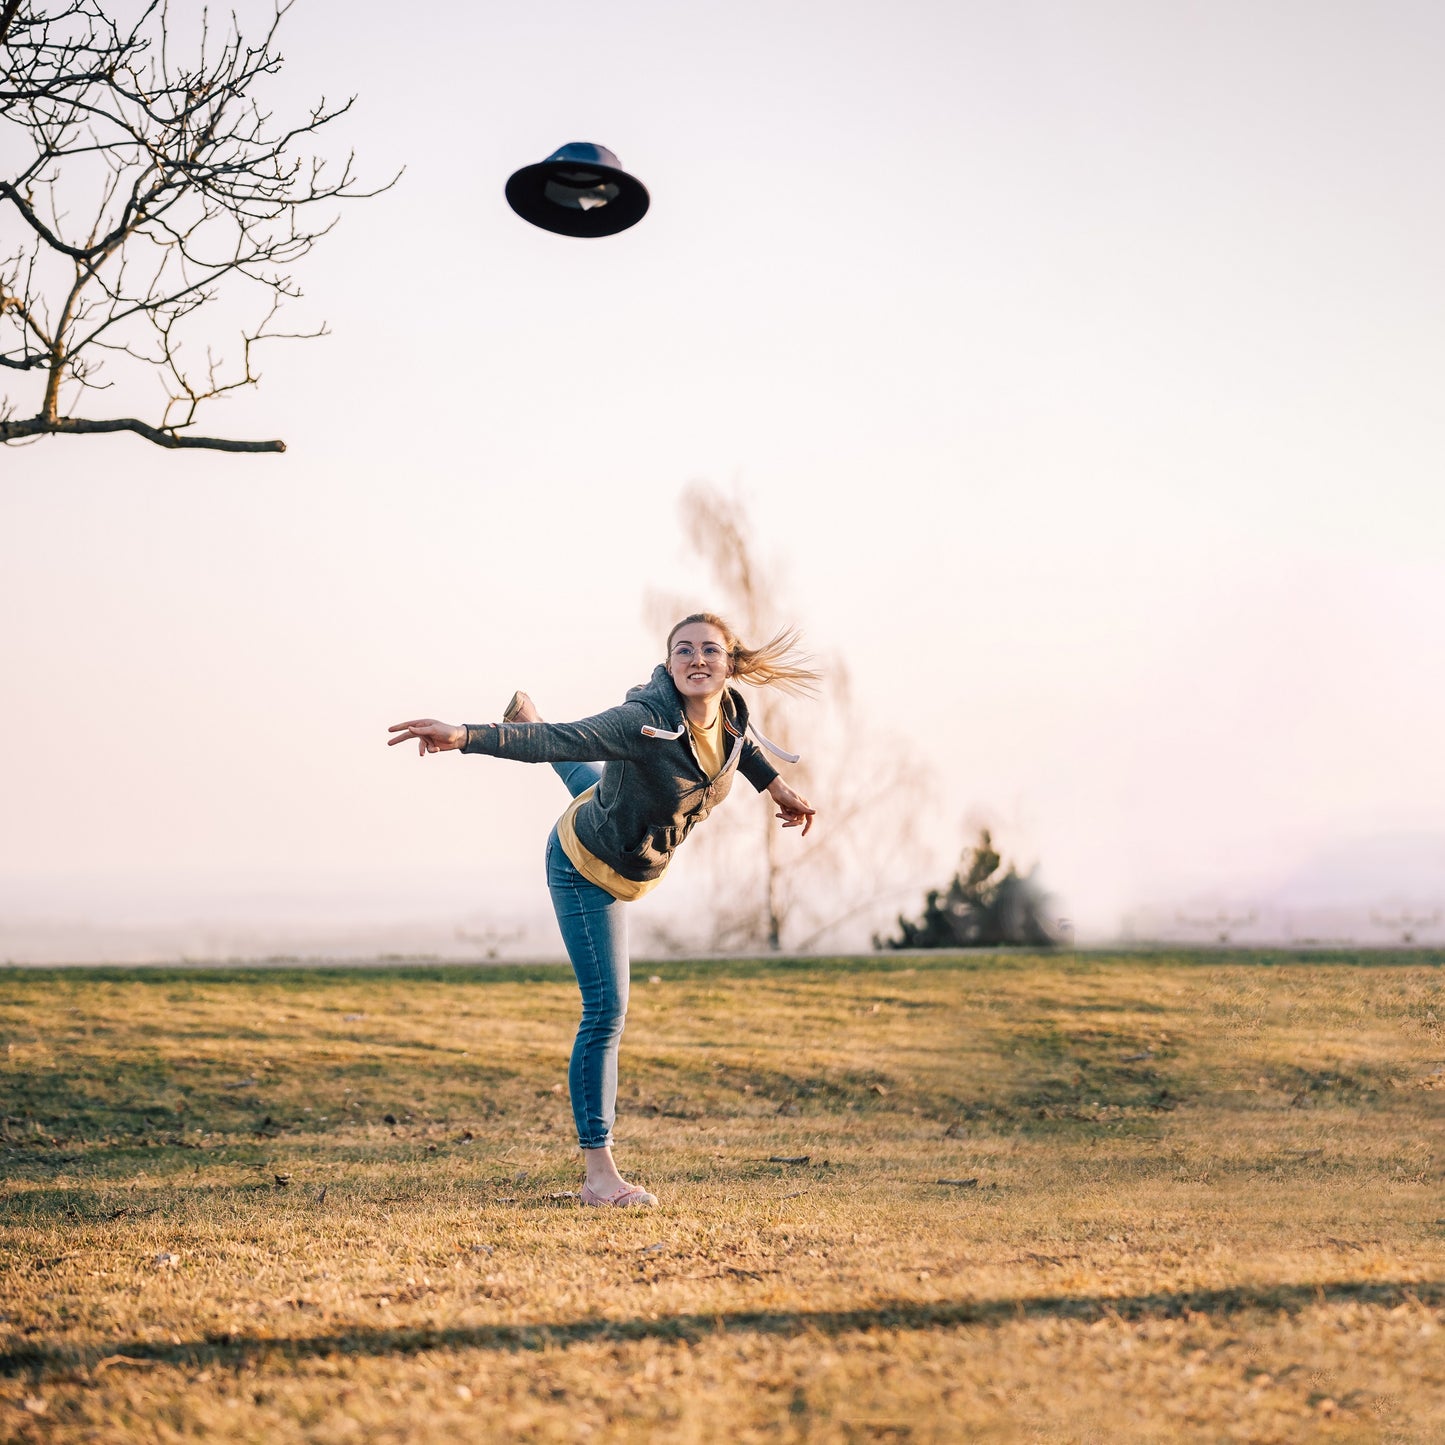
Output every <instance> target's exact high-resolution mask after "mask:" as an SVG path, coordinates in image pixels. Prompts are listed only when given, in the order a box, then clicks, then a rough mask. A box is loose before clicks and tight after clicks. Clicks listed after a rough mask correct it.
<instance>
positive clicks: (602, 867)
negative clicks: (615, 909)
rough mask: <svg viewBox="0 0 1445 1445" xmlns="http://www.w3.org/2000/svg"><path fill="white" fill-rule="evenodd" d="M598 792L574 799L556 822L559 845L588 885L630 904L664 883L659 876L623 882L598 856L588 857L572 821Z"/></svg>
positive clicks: (590, 791)
mask: <svg viewBox="0 0 1445 1445" xmlns="http://www.w3.org/2000/svg"><path fill="white" fill-rule="evenodd" d="M596 791H597V789H596V787H595V786H594V787H591V788H588V789H587V791H586V792H585V793H578V794H577V796H576V797H575V798H573V799H572V802H571V805H570V806H569V807H568V809H567V811H566V812H565V813H563V814H562V816H561V817H560V818H558V819H557V841H558V842H559V843H560V844H561V845H562V851H563V852H564V853H565V854H566V855H567V857H568V858H569V859H570V860H571V863H572V866H573V867H574V868H575V869H576V870H577V871H578V872H579V873H580V874H581V875H582V876H583V877H584V878H585V879H586V880H587V881H588V882H589V883H595V884H596V885H597V886H598V887H599V888H600V889H602V891H603V892H604V893H610V894H611V895H612V896H613V897H614V898H616V899H618V900H619V901H620V902H622V903H631V902H633V901H634V900H635V899H638V898H641V897H642V895H643V894H644V893H650V892H651V891H652V890H653V889H654V888H656V887H657V885H658V884H659V883H661V882H662V879H663V875H662V874H661V873H659V874H658V875H657V877H656V878H646V879H644V880H643V881H642V882H641V883H639V882H638V881H637V880H636V879H635V878H624V877H623V876H622V874H620V873H619V872H618V871H617V870H616V869H615V868H609V867H608V866H607V864H605V863H604V862H603V861H602V860H601V859H600V858H599V857H597V855H596V854H595V853H589V852H588V851H587V849H586V848H584V847H583V846H582V840H581V839H580V838H578V836H577V827H576V824H575V823H574V822H573V819H574V818H576V816H577V809H578V808H580V807H581V806H582V804H583V803H585V802H586V801H587V799H588V798H590V797H591V796H592V794H593V793H595V792H596Z"/></svg>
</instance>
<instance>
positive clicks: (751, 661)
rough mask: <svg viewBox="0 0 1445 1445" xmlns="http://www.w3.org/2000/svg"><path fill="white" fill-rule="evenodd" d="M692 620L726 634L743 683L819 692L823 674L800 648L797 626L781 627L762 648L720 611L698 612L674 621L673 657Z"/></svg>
mask: <svg viewBox="0 0 1445 1445" xmlns="http://www.w3.org/2000/svg"><path fill="white" fill-rule="evenodd" d="M692 622H706V623H707V624H708V625H709V626H712V627H716V628H717V630H718V631H719V632H721V633H722V635H723V637H724V639H725V640H726V642H727V648H728V656H729V658H730V659H731V660H732V668H733V676H734V677H735V678H736V679H737V680H738V681H739V682H746V683H749V684H751V686H753V687H777V688H781V689H782V690H783V691H784V692H790V693H793V694H794V695H795V696H797V697H811V696H813V695H814V694H815V693H816V692H817V691H818V684H819V683H820V682H821V681H822V680H823V674H822V673H821V672H819V671H818V670H817V669H816V668H814V667H811V666H810V665H809V664H810V663H811V662H812V660H813V659H812V658H811V657H809V656H808V655H807V653H805V652H803V651H802V650H801V649H800V647H799V643H800V641H801V636H800V634H799V632H798V629H797V628H796V627H784V628H780V629H779V630H778V631H777V632H775V633H774V634H773V636H772V637H770V638H769V639H768V640H767V641H766V642H765V643H763V645H762V646H761V647H747V646H745V645H744V644H743V642H742V641H741V639H740V638H739V637H738V635H737V633H736V632H734V631H733V630H732V628H731V627H729V626H728V625H727V623H726V622H724V621H723V620H722V618H721V617H719V616H718V615H717V613H715V612H694V613H691V614H690V615H689V616H687V617H684V618H683V619H682V621H681V622H677V623H674V624H673V628H672V631H671V632H669V633H668V634H667V655H668V656H669V657H671V656H672V639H673V638H674V637H676V636H677V633H678V629H679V628H682V627H686V626H687V625H688V624H689V623H692Z"/></svg>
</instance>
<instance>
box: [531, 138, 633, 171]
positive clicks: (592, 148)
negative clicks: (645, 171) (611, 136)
mask: <svg viewBox="0 0 1445 1445" xmlns="http://www.w3.org/2000/svg"><path fill="white" fill-rule="evenodd" d="M556 161H580V162H581V163H582V164H583V165H593V166H611V167H612V169H613V170H617V171H620V170H621V169H622V166H621V164H620V163H619V161H618V159H617V157H616V156H615V155H614V154H613V153H612V152H611V151H610V150H608V149H607V147H606V146H599V145H593V144H592V142H591V141H589V140H574V141H569V142H568V143H567V144H566V145H564V146H563V147H561V149H560V150H555V151H553V152H552V154H551V155H549V156H548V157H547V159H546V160H545V161H543V162H542V164H543V165H547V166H550V165H552V164H553V163H554V162H556Z"/></svg>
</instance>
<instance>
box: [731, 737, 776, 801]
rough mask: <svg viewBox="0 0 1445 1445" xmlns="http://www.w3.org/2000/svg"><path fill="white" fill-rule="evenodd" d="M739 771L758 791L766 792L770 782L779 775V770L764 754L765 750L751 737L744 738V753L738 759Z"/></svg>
mask: <svg viewBox="0 0 1445 1445" xmlns="http://www.w3.org/2000/svg"><path fill="white" fill-rule="evenodd" d="M738 772H740V773H741V774H742V775H743V777H745V778H746V779H747V780H748V782H750V783H751V784H752V785H753V787H755V788H756V789H757V790H758V792H760V793H762V792H766V791H767V787H768V784H769V783H771V782H772V781H773V779H774V778H776V777H777V776H778V770H777V769H776V768H775V767H774V766H773V765H772V764H771V763H770V762H769V761H768V760H767V758H765V757H764V756H763V750H762V749H761V748H760V747H759V746H758V745H757V744H756V743H755V742H754V741H753V740H752V739H751V738H744V739H743V754H742V756H741V757H740V758H739V759H738Z"/></svg>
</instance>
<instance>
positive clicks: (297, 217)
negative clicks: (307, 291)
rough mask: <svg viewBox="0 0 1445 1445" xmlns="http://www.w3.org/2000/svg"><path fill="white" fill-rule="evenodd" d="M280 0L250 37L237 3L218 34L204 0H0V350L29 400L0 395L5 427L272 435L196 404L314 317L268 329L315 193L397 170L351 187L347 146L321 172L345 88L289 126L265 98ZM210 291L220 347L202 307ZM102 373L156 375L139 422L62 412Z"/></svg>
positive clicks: (7, 433) (311, 218) (208, 444)
mask: <svg viewBox="0 0 1445 1445" xmlns="http://www.w3.org/2000/svg"><path fill="white" fill-rule="evenodd" d="M290 5H291V0H280V3H276V4H275V6H274V8H273V9H272V10H271V11H270V13H269V15H268V16H267V18H266V21H265V24H264V27H263V30H262V33H261V34H260V36H259V38H257V39H256V40H254V41H247V40H246V39H245V38H244V36H243V35H242V33H241V28H240V23H239V22H238V21H237V20H236V19H235V17H234V15H233V16H232V18H231V21H230V25H229V28H228V29H227V30H226V31H225V32H224V33H223V34H222V36H221V38H220V39H219V41H218V40H217V39H216V37H215V36H214V35H213V33H212V31H211V28H210V24H209V19H208V16H207V13H206V12H205V11H201V12H200V15H199V17H197V16H196V14H195V12H192V11H189V10H187V11H184V12H180V18H176V17H173V16H172V13H171V12H170V10H169V9H168V7H167V6H166V5H164V4H162V3H161V0H150V3H148V4H143V5H141V6H140V8H139V11H138V12H137V9H136V7H135V6H131V7H129V9H130V13H131V15H132V16H133V17H134V18H132V19H130V20H127V21H121V20H119V19H117V18H116V15H115V13H113V11H114V8H115V7H114V6H113V5H112V4H110V3H109V0H51V3H46V0H0V56H3V59H4V76H3V81H0V144H3V149H4V154H5V155H7V156H9V155H16V154H17V152H18V158H17V159H16V160H15V161H14V163H13V165H12V164H9V163H7V164H6V165H5V167H4V171H3V173H0V214H3V213H5V212H8V213H9V215H10V216H11V217H12V219H14V220H18V222H19V223H20V226H19V236H18V237H17V236H16V235H15V233H14V232H13V231H11V230H10V229H9V228H7V232H6V237H7V238H6V239H4V240H0V366H4V367H6V368H8V369H9V370H11V371H15V372H19V373H21V374H22V375H23V376H24V377H25V378H26V379H27V380H31V381H32V385H33V388H34V392H33V394H32V395H33V400H32V401H31V402H27V403H25V404H24V407H23V411H22V404H21V403H20V402H17V401H15V400H13V399H12V398H11V396H10V395H9V394H8V391H7V394H6V395H5V396H4V397H3V398H0V441H5V442H15V441H23V440H25V439H27V438H33V437H41V436H46V435H55V434H64V433H90V432H121V431H128V432H134V433H136V434H137V435H139V436H142V437H145V438H146V439H147V440H148V441H152V442H154V443H156V444H157V445H158V446H163V447H205V448H210V449H212V450H217V451H232V452H281V451H285V449H286V447H285V443H284V442H280V441H238V440H227V439H223V438H220V437H211V436H200V435H197V434H196V433H195V432H194V431H193V430H192V428H193V427H194V425H195V421H196V415H197V412H198V411H199V410H200V408H201V406H202V405H203V404H204V403H206V402H209V401H213V400H216V399H217V398H220V397H223V396H226V395H227V394H229V393H231V392H234V391H236V390H238V389H240V388H243V387H248V386H254V385H255V384H256V383H257V381H258V380H259V379H260V378H259V374H258V373H257V371H256V368H255V349H256V348H257V347H258V345H259V344H260V343H261V342H263V341H272V340H276V339H279V338H282V337H289V338H291V339H297V338H299V337H302V336H311V337H314V336H320V335H323V334H325V330H326V328H325V326H324V325H322V326H320V327H317V328H316V329H314V330H310V331H304V332H290V331H283V330H281V329H279V328H278V326H277V316H278V313H279V312H280V310H281V309H282V307H283V306H284V304H285V303H286V302H288V301H290V300H293V299H294V298H296V297H298V296H300V294H301V292H300V290H299V288H298V287H297V285H296V282H295V280H294V279H293V277H292V274H291V270H290V268H291V267H292V266H293V264H294V263H295V262H297V261H299V260H300V259H301V258H302V257H303V256H305V255H306V254H307V253H308V252H309V251H310V250H311V248H312V246H314V245H315V243H316V242H317V241H318V240H319V239H320V238H321V237H322V236H324V235H325V234H326V233H327V231H329V230H330V229H331V227H332V225H334V224H335V219H336V218H335V213H334V208H333V207H331V206H330V205H328V204H326V203H330V202H337V201H341V200H349V199H356V198H360V197H362V196H367V195H376V194H378V193H379V190H385V189H387V188H388V186H390V185H392V184H394V183H395V180H396V178H395V177H393V178H392V180H391V181H390V182H388V183H387V186H382V187H380V188H378V190H373V191H362V190H359V189H358V188H357V184H356V181H355V178H354V176H353V174H352V158H351V157H350V156H348V157H347V159H346V161H345V163H344V164H343V165H342V166H341V167H340V170H339V172H338V173H332V172H329V171H328V169H327V167H326V165H325V164H324V163H323V162H322V161H321V160H320V159H319V158H317V157H316V156H314V155H312V154H309V153H308V149H307V148H308V145H309V142H310V139H311V137H313V136H314V135H315V134H316V132H317V131H319V130H320V129H321V128H322V127H323V126H326V125H328V124H329V123H330V122H331V121H333V120H335V119H336V118H337V117H338V116H341V115H344V114H345V113H346V111H348V110H349V109H350V108H351V105H352V101H353V100H354V99H355V97H352V99H350V100H347V101H345V102H344V103H342V104H339V105H335V106H330V105H328V104H327V102H326V101H325V99H324V98H323V99H322V100H320V101H319V102H318V103H317V104H316V105H315V106H314V107H313V108H312V109H311V110H310V112H309V113H307V114H306V115H304V116H301V117H299V118H298V119H297V120H296V121H295V122H293V123H291V124H285V123H280V122H277V121H276V120H275V119H274V117H273V116H272V114H271V113H270V112H269V111H267V110H265V109H264V108H263V107H262V104H261V98H260V95H259V94H258V92H263V91H264V88H265V82H266V81H267V80H269V79H270V78H271V77H273V76H275V74H276V73H277V72H278V71H279V70H280V69H281V65H282V56H281V54H280V52H279V51H278V50H277V48H276V35H277V30H278V27H279V26H280V24H281V21H282V19H283V18H284V17H285V15H286V12H287V11H288V10H289V9H290ZM183 26H189V27H191V28H192V29H193V31H194V34H193V35H192V37H191V39H190V41H189V43H186V42H184V41H182V40H181V39H180V38H179V36H178V33H177V32H178V31H179V30H180V29H182V28H183ZM181 50H184V51H186V53H187V54H188V55H190V56H192V57H193V58H191V59H181V58H179V56H178V54H177V52H178V51H181ZM222 297H224V301H225V303H226V304H227V308H228V310H227V320H226V323H225V324H227V325H228V326H234V327H235V332H234V333H233V334H236V336H237V341H236V352H234V353H233V354H232V356H231V358H230V359H229V360H227V359H226V358H223V357H221V356H219V355H217V354H216V352H215V350H214V349H213V347H212V346H211V345H209V344H207V343H206V341H205V340H204V333H203V331H202V329H201V326H200V325H199V324H198V322H197V313H198V312H200V311H201V310H202V309H203V308H206V318H207V319H209V318H211V317H212V316H213V315H214V314H215V313H216V312H218V311H220V310H221V309H222V308H221V307H215V306H213V305H212V303H215V302H217V301H218V299H220V298H222ZM213 324H214V323H213ZM111 372H114V373H117V374H118V375H119V378H120V380H121V381H122V382H126V383H128V382H130V381H131V380H132V379H133V378H134V379H141V380H146V379H154V378H155V377H157V376H159V378H160V379H161V382H162V391H163V394H164V398H165V399H164V401H163V402H157V404H156V407H155V410H154V412H152V413H151V415H152V418H153V419H152V420H144V419H142V418H141V417H139V416H106V417H96V416H81V415H75V414H73V412H74V410H76V409H78V407H79V406H80V404H81V403H82V402H83V401H84V400H85V399H87V398H89V397H90V396H91V394H92V393H96V392H100V391H103V390H106V389H108V388H109V387H111V386H114V385H115V384H116V378H115V377H114V376H112V375H111V374H110V373H111ZM30 405H34V406H35V411H34V413H33V414H23V412H24V411H28V408H29V406H30ZM87 409H88V408H87Z"/></svg>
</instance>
